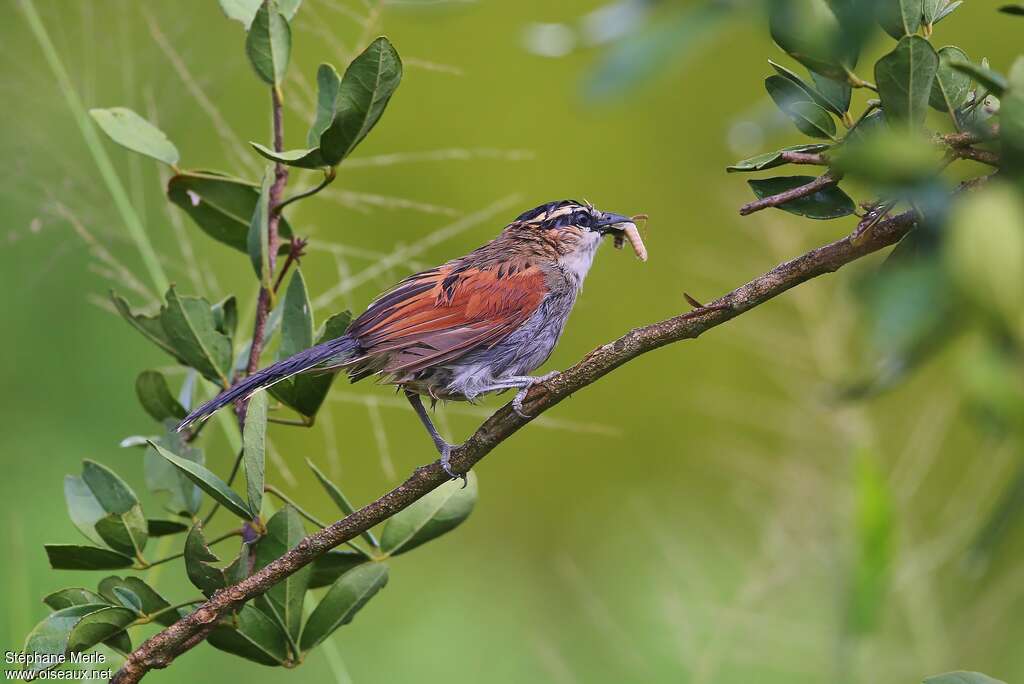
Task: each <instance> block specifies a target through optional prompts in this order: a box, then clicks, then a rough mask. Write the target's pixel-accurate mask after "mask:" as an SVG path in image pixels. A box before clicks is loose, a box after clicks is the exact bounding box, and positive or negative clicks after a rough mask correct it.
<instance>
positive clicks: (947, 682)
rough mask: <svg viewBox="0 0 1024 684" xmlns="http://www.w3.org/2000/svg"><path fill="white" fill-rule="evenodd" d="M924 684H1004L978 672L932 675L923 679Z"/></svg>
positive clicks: (962, 671)
mask: <svg viewBox="0 0 1024 684" xmlns="http://www.w3.org/2000/svg"><path fill="white" fill-rule="evenodd" d="M924 684H1006V683H1005V682H1004V681H1002V680H1000V679H995V678H993V677H989V676H988V675H986V674H982V673H980V672H967V671H964V670H960V671H957V672H946V673H945V674H938V675H932V676H931V677H925V678H924Z"/></svg>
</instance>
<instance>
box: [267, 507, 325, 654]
mask: <svg viewBox="0 0 1024 684" xmlns="http://www.w3.org/2000/svg"><path fill="white" fill-rule="evenodd" d="M305 535H306V532H305V530H304V529H303V527H302V518H301V517H299V514H298V512H296V510H295V508H294V507H292V506H285V507H284V508H282V509H281V510H280V511H278V512H277V513H275V514H274V515H273V517H271V518H270V520H268V521H267V533H266V534H265V535H264V536H263V537H261V538H260V540H259V541H258V542H256V565H255V569H256V570H260V569H262V568H264V567H266V566H267V565H269V564H270V563H271V562H273V561H275V560H277V559H278V558H280V557H281V556H283V555H284V554H285V553H286V552H287V551H288V550H289V549H291V548H293V547H294V546H295V545H296V544H298V543H299V542H300V541H302V538H303V537H305ZM311 573H312V568H310V567H309V566H306V567H304V568H302V569H301V570H299V571H298V572H296V573H294V574H292V575H289V576H288V577H286V578H285V579H284V580H282V581H281V582H278V583H277V584H275V585H274V586H273V587H271V588H270V590H268V591H267V593H266V594H264V596H265V597H266V602H264V603H263V605H262V606H261V604H260V603H257V607H260V608H261V610H263V611H264V612H266V613H268V615H270V616H271V617H274V616H275V615H276V617H277V618H278V619H279V620H280V622H281V624H282V625H284V626H285V628H286V629H287V630H288V632H289V633H290V634H291V635H292V638H293V639H295V640H298V638H299V632H300V631H301V629H302V602H303V599H304V598H305V595H306V589H307V588H308V587H309V576H310V574H311ZM267 604H269V606H268V605H267Z"/></svg>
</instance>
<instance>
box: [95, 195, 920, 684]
mask: <svg viewBox="0 0 1024 684" xmlns="http://www.w3.org/2000/svg"><path fill="white" fill-rule="evenodd" d="M914 222H915V216H914V214H913V212H906V213H903V214H899V215H897V216H893V217H891V218H888V219H885V220H883V221H880V222H879V223H878V224H877V225H875V226H874V229H873V230H872V231H871V233H870V234H869V235H868V236H866V238H865V239H864V240H863V241H862V242H860V243H858V244H854V243H853V242H852V241H851V240H850V238H848V237H846V238H843V239H841V240H838V241H836V242H832V243H830V244H827V245H824V246H822V247H819V248H817V249H814V250H812V251H810V252H807V253H806V254H804V255H802V256H799V257H797V258H796V259H793V260H792V261H787V262H786V263H783V264H780V265H778V266H776V267H775V268H774V269H772V270H771V271H769V272H768V273H765V274H764V275H762V276H759V277H757V278H755V279H754V280H752V281H750V282H749V283H747V284H746V285H743V286H742V287H739V288H737V289H735V290H733V291H732V292H730V293H728V294H727V295H725V296H724V297H721V298H719V299H717V300H715V301H713V302H710V303H709V304H708V307H707V309H706V310H700V309H698V310H696V311H691V312H687V313H684V314H680V315H678V316H675V317H673V318H669V319H667V320H664V321H661V322H658V323H654V324H651V325H648V326H645V327H642V328H635V329H634V330H631V331H630V332H628V333H626V334H625V335H623V336H622V337H620V338H619V339H617V340H615V341H614V342H611V343H609V344H606V345H604V346H602V347H598V348H597V349H595V350H594V351H592V352H590V353H589V354H587V355H586V356H585V357H584V358H583V360H582V361H580V362H579V363H577V364H576V365H575V366H573V367H572V368H570V369H568V370H566V371H565V372H564V373H561V374H559V375H558V376H556V377H555V378H553V379H551V380H548V381H547V382H544V383H542V384H540V385H536V386H534V387H533V389H531V390H530V393H529V394H528V395H527V397H526V400H525V407H524V408H525V410H526V412H527V413H528V414H530V415H532V416H534V417H536V416H539V415H540V414H542V413H544V412H545V411H547V410H548V409H550V408H551V407H553V406H555V405H556V404H558V403H559V402H561V401H562V400H563V399H565V398H566V397H568V396H570V395H571V394H572V393H573V392H576V391H578V390H581V389H583V388H585V387H587V386H588V385H590V384H592V383H594V382H596V381H597V380H599V379H600V378H602V377H604V376H605V375H607V374H608V373H610V372H612V371H613V370H615V369H616V368H618V367H619V366H621V365H623V364H625V363H627V362H629V361H631V360H632V359H635V358H636V357H638V356H640V355H642V354H646V353H647V352H650V351H653V350H655V349H658V348H659V347H664V346H666V345H669V344H672V343H674V342H679V341H682V340H687V339H695V338H696V337H698V336H699V335H701V334H702V333H704V332H705V331H707V330H710V329H711V328H714V327H716V326H718V325H721V324H723V323H725V322H727V321H729V320H731V319H733V318H735V317H736V316H739V315H740V314H741V313H743V312H745V311H749V310H750V309H753V308H754V307H756V306H759V305H760V304H763V303H765V302H767V301H768V300H770V299H772V298H774V297H777V296H778V295H780V294H782V293H783V292H785V291H786V290H788V289H790V288H792V287H795V286H797V285H799V284H800V283H803V282H805V281H807V280H810V279H811V278H816V277H817V276H820V275H824V274H826V273H831V272H833V271H836V270H837V269H839V268H840V267H841V266H844V265H845V264H848V263H850V262H851V261H855V260H856V259H859V258H861V257H863V256H865V255H867V254H870V253H872V252H875V251H878V250H880V249H882V248H883V247H887V246H889V245H892V244H894V243H896V242H898V241H899V240H900V239H901V238H902V237H903V236H904V235H906V234H907V232H908V231H909V230H910V229H911V228H912V227H913V225H914ZM528 422H530V419H526V418H522V417H521V416H519V415H518V414H516V413H515V412H514V411H513V410H512V409H511V406H510V405H505V406H504V407H502V408H500V409H499V410H498V411H496V412H495V413H494V414H493V415H492V416H491V417H490V418H488V419H487V420H486V421H485V422H484V424H483V425H481V426H480V427H479V428H478V429H477V431H476V432H475V433H474V434H473V435H472V436H471V437H470V438H469V439H468V440H466V442H465V443H464V444H462V445H461V446H459V447H457V448H456V449H454V450H453V452H452V456H451V463H452V466H453V467H454V468H455V470H456V471H458V472H465V471H468V470H469V469H470V468H472V467H473V466H474V465H475V464H476V463H477V462H478V461H480V459H482V458H483V457H484V456H486V455H487V454H489V453H490V452H491V451H493V450H494V449H495V448H496V447H497V446H498V445H500V444H501V443H502V442H504V441H505V440H506V439H508V438H509V437H511V436H512V435H513V434H514V433H515V432H517V431H518V430H519V429H520V428H522V427H523V426H524V425H526V424H527V423H528ZM447 480H448V476H447V475H445V473H444V471H443V470H442V469H441V466H440V464H439V463H438V462H437V461H435V462H433V463H431V464H430V465H425V466H420V467H419V468H417V469H416V470H415V471H414V472H413V473H412V475H411V476H410V477H409V479H407V480H406V481H405V482H403V483H402V484H401V485H399V486H398V487H396V488H395V489H393V490H391V491H390V492H388V493H387V494H385V495H384V496H382V497H380V498H379V499H377V500H376V501H374V502H373V503H371V504H368V505H366V506H364V507H363V508H361V509H359V510H358V511H356V512H354V513H352V514H351V515H349V516H347V517H345V518H343V519H341V520H339V521H337V522H335V523H333V524H332V525H330V526H328V527H326V528H324V529H322V530H320V531H319V532H316V533H314V534H311V535H309V536H308V537H306V538H305V539H303V540H302V541H301V542H299V544H297V545H296V546H295V547H294V548H292V549H291V550H289V551H288V552H287V553H285V554H284V555H283V556H281V557H280V558H278V559H277V560H275V561H274V562H272V563H270V564H269V565H267V566H266V567H264V568H262V569H261V570H260V571H259V572H257V573H255V574H253V575H251V576H250V577H248V578H246V579H244V580H242V581H241V582H239V583H238V584H236V585H234V586H231V587H227V588H225V589H223V590H221V591H219V592H217V593H216V594H215V595H214V596H213V598H211V599H210V600H209V601H207V602H206V603H204V604H203V605H202V606H200V607H199V608H198V609H197V610H196V611H194V612H193V613H191V614H189V615H188V616H186V617H184V618H182V619H181V620H178V621H177V622H176V623H174V624H173V625H171V626H170V627H168V628H167V629H165V630H164V631H162V632H160V633H158V634H156V635H155V636H153V637H151V638H150V639H149V640H147V641H145V642H144V643H142V644H141V645H140V646H139V647H138V648H137V649H135V651H134V652H132V653H131V655H129V656H128V658H127V660H126V661H125V663H124V665H123V666H122V667H121V669H120V670H119V671H118V672H117V673H116V674H115V675H114V677H113V679H111V682H114V683H115V684H133V683H134V682H138V681H139V680H140V679H142V677H143V676H145V674H146V673H147V672H149V671H150V670H151V669H153V668H161V667H166V666H167V665H168V664H169V663H170V662H171V661H173V660H174V659H175V658H176V657H177V656H179V655H181V654H182V653H184V652H185V651H187V650H189V649H190V648H192V647H193V646H194V645H196V644H197V643H200V642H201V641H202V640H203V638H204V636H205V634H207V633H208V632H209V631H210V630H211V629H212V626H213V625H214V624H215V623H216V622H217V621H218V620H219V619H220V618H221V617H222V616H225V615H227V614H228V613H229V612H230V611H231V610H233V609H236V608H237V607H239V606H240V605H242V604H243V603H244V602H245V601H248V600H250V599H252V598H254V597H256V596H259V595H260V594H263V593H264V592H266V591H267V590H268V589H270V588H271V587H272V586H274V585H275V584H277V583H278V582H280V581H281V580H283V579H284V578H286V577H288V576H289V575H291V574H292V573H294V572H297V571H298V570H299V569H300V568H302V567H304V566H306V565H309V564H310V563H312V562H313V561H314V560H315V559H316V558H317V557H318V556H320V555H322V554H324V553H326V552H327V551H329V550H330V549H333V548H334V547H336V546H338V545H340V544H342V543H344V542H346V541H349V540H351V539H353V538H355V537H356V536H357V535H359V534H360V533H362V532H365V531H366V530H368V529H369V528H371V527H373V526H374V525H377V524H379V523H382V522H384V521H385V520H387V519H388V518H390V517H391V516H393V515H394V514H395V513H398V512H399V511H400V510H402V509H403V508H405V507H407V506H409V505H410V504H412V503H413V502H414V501H416V500H417V499H419V498H421V497H423V496H425V495H426V494H427V493H429V492H430V491H431V490H433V489H436V488H437V487H439V486H440V485H442V484H444V483H445V482H446V481H447Z"/></svg>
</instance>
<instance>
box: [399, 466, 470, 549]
mask: <svg viewBox="0 0 1024 684" xmlns="http://www.w3.org/2000/svg"><path fill="white" fill-rule="evenodd" d="M476 498H477V481H476V476H475V475H474V474H473V473H469V476H468V479H467V481H466V486H465V487H463V486H462V485H461V483H459V482H458V481H457V480H453V481H451V482H446V483H445V484H443V485H441V486H440V487H438V488H437V489H435V490H434V491H432V492H430V493H429V494H427V495H426V496H424V497H423V498H422V499H419V500H418V501H416V502H414V503H413V504H412V505H411V506H409V507H408V508H406V509H404V510H402V511H399V512H398V513H396V514H395V515H393V516H392V517H391V518H389V519H388V521H387V523H386V524H385V525H384V532H383V533H382V534H381V539H380V547H381V549H382V550H383V551H384V552H385V553H388V554H391V555H393V556H396V555H398V554H400V553H405V552H406V551H409V550H411V549H414V548H416V547H417V546H419V545H420V544H424V543H426V542H428V541H430V540H431V539H434V538H436V537H439V536H441V535H442V534H444V533H445V532H449V531H451V530H453V529H455V528H456V527H458V526H459V525H460V524H462V522H463V521H464V520H465V519H466V518H468V517H469V514H470V513H472V512H473V506H474V505H476Z"/></svg>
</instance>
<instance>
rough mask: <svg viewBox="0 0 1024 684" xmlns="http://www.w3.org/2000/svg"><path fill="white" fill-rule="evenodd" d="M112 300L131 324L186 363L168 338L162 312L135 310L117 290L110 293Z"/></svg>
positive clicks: (151, 340) (178, 359) (179, 360)
mask: <svg viewBox="0 0 1024 684" xmlns="http://www.w3.org/2000/svg"><path fill="white" fill-rule="evenodd" d="M110 300H111V301H112V302H113V303H114V308H115V309H117V312H118V313H119V314H121V317H122V318H124V319H125V320H126V321H128V324H129V325H131V326H132V327H133V328H135V329H136V330H138V331H139V332H140V333H142V334H143V336H144V337H146V339H148V340H149V341H150V342H153V343H154V344H156V345H157V346H158V347H160V348H161V349H163V350H164V351H165V352H167V353H168V354H170V355H171V356H173V357H174V358H175V359H176V360H177V361H178V362H179V363H182V364H184V363H185V360H184V359H182V358H181V356H179V355H178V351H177V350H176V349H175V348H174V347H173V346H172V345H171V341H170V340H169V339H168V338H167V333H166V332H165V331H164V326H163V323H162V322H161V320H160V316H161V312H157V314H156V315H149V314H144V313H140V312H137V311H133V310H132V308H131V307H130V306H129V305H128V302H127V301H125V300H124V298H123V297H120V296H119V295H118V294H117V293H116V292H111V293H110ZM161 311H162V309H161Z"/></svg>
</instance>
